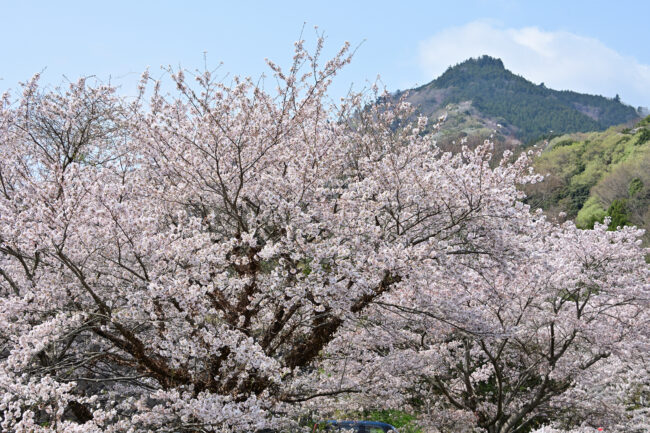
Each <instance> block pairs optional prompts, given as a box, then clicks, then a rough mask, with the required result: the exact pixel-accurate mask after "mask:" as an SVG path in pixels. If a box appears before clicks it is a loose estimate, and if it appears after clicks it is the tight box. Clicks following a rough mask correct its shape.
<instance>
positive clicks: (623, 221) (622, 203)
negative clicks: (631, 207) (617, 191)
mask: <svg viewBox="0 0 650 433" xmlns="http://www.w3.org/2000/svg"><path fill="white" fill-rule="evenodd" d="M628 213H629V212H628V209H627V200H625V199H620V198H617V199H616V200H614V201H613V202H612V204H611V205H609V209H607V215H608V216H609V217H610V218H611V222H610V223H609V227H608V228H609V230H616V228H617V227H623V226H626V225H629V224H630V218H629V216H628Z"/></svg>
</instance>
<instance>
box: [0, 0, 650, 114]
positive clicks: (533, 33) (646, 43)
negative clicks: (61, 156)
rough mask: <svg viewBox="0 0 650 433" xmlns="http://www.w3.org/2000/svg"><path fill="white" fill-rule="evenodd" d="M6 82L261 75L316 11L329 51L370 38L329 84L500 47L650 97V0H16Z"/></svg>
mask: <svg viewBox="0 0 650 433" xmlns="http://www.w3.org/2000/svg"><path fill="white" fill-rule="evenodd" d="M0 11H1V15H2V25H0V33H1V34H2V40H3V43H2V44H0V59H1V60H0V78H1V79H2V80H1V81H0V91H4V90H6V89H8V88H15V87H16V85H17V83H18V81H24V80H26V79H28V78H29V77H30V76H32V75H33V74H34V73H35V72H38V71H41V70H43V69H44V68H46V69H45V73H44V75H43V81H44V82H45V83H48V84H57V83H60V82H61V80H62V76H63V75H65V76H66V77H68V78H69V79H76V78H78V77H79V76H84V75H96V76H98V77H99V78H101V79H102V80H104V81H106V80H107V79H108V77H109V76H110V77H112V82H114V83H118V84H121V85H122V86H123V92H125V93H133V92H134V88H135V85H134V83H135V82H136V80H137V78H138V77H139V75H140V74H141V72H142V71H143V70H144V69H145V68H146V67H150V68H151V71H152V75H154V76H155V75H156V73H157V72H158V71H159V70H160V69H159V67H160V66H161V65H169V64H171V65H175V66H177V65H179V64H180V65H182V66H184V67H187V68H190V69H194V68H197V67H198V68H200V67H202V66H203V52H207V59H208V65H209V66H216V65H218V64H219V63H220V62H223V63H224V64H223V66H222V67H221V69H220V71H221V72H223V73H224V74H225V73H226V72H228V73H231V74H238V75H249V76H253V77H257V76H259V75H260V74H262V73H264V72H267V69H266V67H265V63H264V58H266V57H268V58H270V59H272V60H274V61H276V63H280V64H281V65H282V64H284V65H287V64H288V62H289V61H290V58H291V55H292V47H293V45H292V44H293V42H294V41H295V40H296V39H297V38H298V36H299V34H300V31H301V28H302V27H303V23H305V22H306V27H305V36H306V38H307V40H308V41H312V42H313V40H314V39H315V36H314V30H313V26H315V25H317V26H318V27H319V29H320V30H322V31H324V32H325V35H326V37H327V49H328V51H329V52H334V51H336V50H338V48H339V47H340V46H341V44H342V43H343V42H344V41H346V40H347V41H350V42H351V43H352V44H353V45H355V46H356V45H358V44H361V46H360V47H359V50H358V52H357V54H356V56H355V59H354V60H353V63H352V64H351V65H350V66H348V67H347V69H346V70H345V71H344V73H343V74H341V75H340V77H339V78H338V79H337V81H336V83H335V85H334V87H333V88H332V92H333V96H335V97H338V96H341V95H342V94H344V93H345V92H346V90H347V89H348V88H349V86H350V85H353V86H354V88H355V89H360V88H361V87H363V86H364V85H366V84H367V83H368V82H369V81H374V79H375V78H376V76H377V75H378V74H380V75H381V77H382V82H383V83H384V84H385V85H386V87H387V88H388V90H391V91H393V90H396V89H405V88H409V87H413V86H414V85H416V84H424V83H426V82H428V81H430V80H432V79H434V78H435V77H436V76H437V75H439V74H440V73H442V72H443V71H444V69H445V68H446V67H447V66H449V64H453V63H456V62H459V61H461V60H463V59H465V58H468V57H470V56H476V55H479V54H491V55H494V56H498V57H501V58H503V60H504V63H505V65H506V67H507V68H509V69H511V70H513V71H514V72H516V73H519V74H521V75H523V76H525V77H526V78H529V79H531V80H532V81H534V82H536V83H539V82H542V81H543V82H545V84H546V85H547V87H552V88H558V89H572V90H578V91H584V92H590V93H596V94H602V95H605V96H609V97H612V96H614V95H615V94H616V93H618V94H620V96H621V98H622V100H623V101H624V102H627V103H629V104H632V105H634V106H638V105H644V106H648V105H650V2H649V1H645V0H636V1H630V0H627V1H626V0H618V1H613V0H612V1H600V0H591V1H582V0H563V1H552V0H546V1H543V2H542V1H533V0H530V1H523V0H522V1H515V0H502V1H496V0H495V1H488V0H467V1H462V0H458V1H447V2H441V1H400V2H397V1H378V0H376V1H354V0H348V1H334V0H332V1H327V2H325V1H311V2H310V1H307V0H304V1H257V2H255V1H244V0H240V1H211V2H210V1H191V0H186V1H184V2H181V1H174V2H172V1H136V0H131V1H111V2H101V1H89V0H86V1H65V0H60V1H28V0H23V1H5V0H0Z"/></svg>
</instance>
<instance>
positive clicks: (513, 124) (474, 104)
mask: <svg viewBox="0 0 650 433" xmlns="http://www.w3.org/2000/svg"><path fill="white" fill-rule="evenodd" d="M407 92H408V96H407V100H408V101H409V102H411V103H413V104H414V105H415V106H416V107H417V108H418V110H419V111H420V112H421V113H422V114H426V115H429V116H433V115H439V114H440V112H441V111H442V110H445V109H446V108H447V106H449V105H450V104H451V105H452V106H454V107H456V108H459V107H461V108H462V110H461V111H459V113H458V114H459V115H467V116H472V117H474V118H478V119H480V121H481V123H482V124H483V125H488V126H489V125H498V127H499V128H500V130H499V132H500V133H501V134H502V135H504V136H506V137H510V138H515V139H517V140H519V141H521V142H523V143H530V142H533V141H535V140H538V139H540V138H543V137H547V136H549V135H557V134H565V133H572V132H586V131H601V130H605V129H606V128H608V127H610V126H613V125H618V124H622V123H627V122H630V121H633V120H636V119H638V118H639V117H640V116H639V114H638V113H637V111H636V110H635V109H634V108H633V107H631V106H628V105H625V104H623V103H622V102H621V101H620V99H619V98H618V95H617V96H616V97H614V98H606V97H603V96H596V95H588V94H582V93H577V92H573V91H568V90H563V91H558V90H553V89H549V88H547V87H545V86H544V84H543V83H542V84H539V85H537V84H534V83H532V82H530V81H528V80H526V79H525V78H523V77H521V76H519V75H515V74H513V73H512V72H510V71H509V70H507V69H506V68H505V66H504V64H503V62H502V61H501V59H497V58H493V57H490V56H482V57H479V58H471V59H469V60H466V61H464V62H462V63H460V64H457V65H455V66H452V67H449V68H448V69H447V70H446V71H445V72H444V73H443V74H442V75H441V76H440V77H438V78H437V79H435V80H433V81H431V82H430V83H428V84H425V85H423V86H420V87H417V88H415V89H411V90H408V91H407ZM402 93H404V92H398V93H397V95H401V94H402ZM459 123H462V122H459Z"/></svg>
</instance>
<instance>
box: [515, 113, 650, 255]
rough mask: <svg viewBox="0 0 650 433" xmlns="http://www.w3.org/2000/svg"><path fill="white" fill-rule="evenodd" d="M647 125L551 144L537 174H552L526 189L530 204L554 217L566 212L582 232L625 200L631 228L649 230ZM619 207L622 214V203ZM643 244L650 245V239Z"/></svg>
mask: <svg viewBox="0 0 650 433" xmlns="http://www.w3.org/2000/svg"><path fill="white" fill-rule="evenodd" d="M643 122H645V121H643ZM643 122H641V123H639V124H638V125H637V127H636V129H635V131H636V132H634V133H633V134H632V133H631V131H630V132H628V133H625V132H624V129H625V128H622V127H615V128H610V129H608V130H607V131H605V132H602V133H589V134H574V135H570V136H563V137H559V138H557V139H554V140H552V141H551V142H550V143H549V145H548V147H547V149H546V150H545V151H544V152H542V154H541V155H540V156H539V157H538V158H537V159H536V161H535V168H536V170H538V171H539V172H540V173H547V174H548V175H547V177H546V180H545V182H541V183H539V184H536V185H531V186H528V187H526V192H527V193H528V197H527V199H526V201H527V202H528V203H529V204H531V206H533V207H539V208H542V209H544V210H545V211H547V212H549V213H550V214H551V215H557V214H558V213H559V212H565V213H566V214H567V217H568V218H571V219H573V218H575V219H576V223H577V224H578V226H580V227H583V228H592V227H593V224H594V222H596V221H598V222H602V221H603V218H604V216H605V215H606V214H607V210H608V209H609V208H610V206H611V205H612V203H613V202H614V201H615V200H625V201H626V208H627V210H628V211H627V222H628V223H629V224H633V225H636V226H639V227H643V228H646V229H647V228H650V220H649V219H648V216H647V215H646V214H647V213H648V211H649V210H650V190H649V188H648V182H650V174H649V173H650V142H648V141H643V140H642V137H643V135H644V131H646V129H643V128H641V127H640V126H639V125H641V124H643ZM615 207H616V208H617V209H619V210H621V209H622V208H621V206H620V203H619V204H617V205H616V206H615ZM612 210H613V209H612ZM617 212H618V211H617ZM612 224H614V223H612ZM614 227H615V226H614ZM644 241H645V242H646V243H647V242H650V236H648V233H646V234H645V235H644Z"/></svg>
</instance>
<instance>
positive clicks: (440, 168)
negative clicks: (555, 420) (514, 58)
mask: <svg viewBox="0 0 650 433" xmlns="http://www.w3.org/2000/svg"><path fill="white" fill-rule="evenodd" d="M321 50H322V40H319V42H318V43H317V45H316V48H315V50H314V52H313V53H310V52H309V51H308V50H306V49H305V48H304V46H303V42H298V43H297V44H296V51H295V57H294V62H293V64H292V66H290V68H289V69H288V70H286V71H285V70H283V69H282V68H280V67H279V66H277V65H275V64H273V63H272V62H269V66H270V67H271V70H272V72H273V78H274V79H275V84H276V85H277V87H276V89H275V90H272V91H270V90H267V89H266V85H265V84H263V82H261V83H262V84H256V83H255V82H254V81H253V80H251V79H249V78H233V80H232V83H231V84H224V83H223V82H221V81H219V80H218V79H216V78H215V77H213V76H212V74H211V73H210V72H201V73H197V74H196V75H195V76H194V77H193V78H194V79H193V80H189V79H188V78H186V77H187V76H188V73H187V72H186V71H181V70H179V71H170V72H171V79H172V80H173V82H174V83H175V85H176V88H177V93H175V94H174V95H172V96H170V95H167V94H163V93H162V91H161V90H160V83H153V88H151V84H150V82H151V80H150V79H149V77H148V74H145V75H144V76H143V80H142V84H141V87H140V96H139V97H138V98H136V99H135V100H126V99H124V98H121V97H118V96H117V94H116V90H115V89H114V88H111V87H110V86H103V85H89V84H88V83H86V81H85V80H81V81H79V82H77V83H73V84H71V85H70V86H69V87H68V88H67V89H65V90H54V91H47V90H43V89H40V88H39V86H38V79H37V78H36V79H34V80H32V81H30V82H28V83H27V84H25V85H24V86H23V95H22V98H20V99H19V100H16V101H14V100H13V99H12V98H11V97H10V96H9V95H5V96H4V97H3V99H2V107H1V111H0V153H1V155H2V159H1V160H0V339H1V340H2V350H0V390H1V391H0V392H1V394H0V395H1V396H2V399H1V400H0V414H1V415H0V426H1V427H2V429H3V431H9V432H41V433H49V432H149V431H156V432H166V431H168V432H216V431H218V432H249V431H256V430H258V429H262V428H266V427H277V428H281V429H283V430H284V431H287V430H297V429H298V428H299V426H298V425H297V421H296V420H297V417H298V415H299V414H301V413H302V412H303V411H304V410H307V409H309V407H310V405H312V404H321V403H322V402H323V401H324V400H325V399H327V398H335V397H339V396H340V397H342V398H341V399H340V400H341V401H347V402H348V403H349V402H350V401H351V399H350V397H349V396H358V397H359V398H360V400H359V401H362V400H363V399H365V398H369V396H368V395H364V394H363V391H364V389H371V388H372V389H377V388H376V387H375V386H376V385H377V384H378V381H379V380H381V379H383V380H386V381H390V385H391V386H389V387H385V390H384V391H382V393H381V394H377V395H383V397H384V398H385V401H386V402H387V403H390V402H398V401H404V399H403V398H402V396H403V395H404V391H405V390H414V389H415V388H414V387H419V388H418V389H417V391H418V392H419V394H418V395H419V396H421V397H422V398H423V399H424V400H423V401H426V402H430V401H433V400H429V397H431V398H433V396H436V397H440V396H443V397H446V398H447V400H446V402H445V400H444V398H443V399H436V400H435V401H436V403H432V404H435V405H442V406H439V407H440V408H441V409H444V410H445V411H448V413H449V416H452V417H455V416H460V417H461V418H462V417H464V416H465V415H467V414H474V415H468V416H477V417H479V418H478V419H479V421H478V424H477V425H479V426H487V427H486V428H492V427H489V426H492V425H494V423H493V422H492V419H493V418H494V417H495V416H496V418H497V421H496V422H497V423H499V422H501V421H502V420H504V419H505V421H504V424H503V425H504V426H508V428H510V430H507V429H506V430H502V431H511V430H512V428H518V426H520V425H523V424H525V423H527V422H529V419H530V416H531V415H530V414H531V413H533V412H534V411H535V410H538V408H540V407H542V406H543V404H546V403H548V402H550V400H549V399H550V397H554V396H556V395H560V394H561V392H560V391H563V390H568V389H569V388H570V387H571V386H572V385H573V382H571V381H572V380H573V378H574V377H576V372H580V371H583V370H584V368H582V367H583V366H585V365H588V364H593V365H598V364H599V362H600V361H601V360H602V359H604V358H607V357H609V356H613V354H618V353H619V351H620V352H621V353H622V350H623V348H624V347H627V346H624V345H623V344H622V342H623V341H627V339H629V338H631V336H632V334H631V333H629V332H628V330H629V329H630V326H629V325H630V323H631V322H633V321H634V320H635V318H636V317H637V316H636V315H637V313H638V311H639V308H640V306H639V305H638V304H637V302H636V301H637V298H638V296H639V295H640V294H643V293H646V292H644V291H647V269H646V268H644V267H643V266H642V263H641V262H640V261H639V260H640V259H639V257H640V250H639V247H638V245H637V244H636V243H635V242H634V239H635V236H636V235H637V233H636V232H635V231H634V230H632V229H629V228H626V229H624V230H623V231H621V232H611V233H605V232H604V231H603V230H597V231H594V232H588V233H587V232H580V231H577V230H575V228H572V227H571V226H564V227H558V226H557V225H555V224H551V223H548V222H546V221H544V220H543V219H542V218H540V217H539V216H538V215H534V214H531V213H530V211H529V209H528V208H527V207H526V206H524V205H522V204H521V202H520V199H521V198H522V193H521V192H520V191H519V190H518V189H517V186H518V184H521V183H526V182H534V181H537V180H539V178H538V177H537V176H536V175H534V174H531V173H530V172H529V170H528V165H529V155H527V154H523V155H522V156H521V157H519V158H518V159H516V160H513V159H512V158H510V157H507V158H504V160H503V162H502V163H501V164H500V165H498V166H496V167H494V168H491V167H490V164H489V163H490V160H491V154H490V152H491V145H490V144H489V143H486V144H485V145H483V146H479V147H477V148H476V149H474V150H471V151H470V150H468V149H465V150H464V151H463V152H460V153H458V154H455V155H452V154H450V153H443V152H441V151H440V150H439V149H438V148H437V147H436V146H435V143H433V142H432V141H431V139H430V138H428V137H426V136H423V135H422V133H421V132H422V131H423V130H424V127H425V126H426V122H427V120H426V119H424V118H417V117H414V114H413V110H412V109H411V107H409V106H408V105H407V104H405V103H403V102H401V101H397V102H395V103H393V102H391V101H390V98H383V99H382V100H381V102H380V103H378V104H371V105H367V104H366V102H367V101H366V100H365V99H364V98H363V97H362V96H360V95H353V96H351V97H350V98H348V99H346V100H344V101H342V102H341V103H340V104H338V105H332V104H329V103H328V102H327V89H328V86H329V84H330V82H331V80H332V79H333V77H334V76H335V75H336V73H337V72H338V71H339V70H340V68H341V67H343V66H344V65H345V64H346V63H347V62H349V61H350V55H349V47H348V46H347V45H346V46H345V47H343V49H342V50H341V51H340V52H339V53H338V54H337V55H336V56H334V57H333V58H332V59H331V60H329V61H326V62H324V64H322V65H321V64H320V62H321V60H322V59H321V57H322V56H321ZM144 95H149V96H150V100H149V103H145V96H144ZM409 119H412V120H409ZM644 284H645V285H644ZM610 286H611V287H610ZM526 299H530V306H529V305H527V303H526ZM646 299H647V298H646ZM583 303H584V306H582V305H583ZM575 306H577V307H575ZM572 307H573V309H572ZM495 311H497V312H499V314H501V315H502V321H499V320H497V321H495V320H494V319H495V317H497V318H498V317H499V316H498V315H497V316H495ZM577 311H579V312H577ZM609 312H611V314H610V313H609ZM529 313H530V314H529ZM518 315H520V316H521V318H522V319H521V320H520V321H517V319H516V318H517V317H518ZM414 317H417V319H415V320H414ZM370 329H372V330H373V332H374V333H375V334H373V340H369V339H368V338H363V337H364V336H365V337H367V332H368V330H370ZM592 340H593V341H592ZM504 341H506V343H505V344H504ZM351 343H354V345H352V344H351ZM416 343H417V344H416ZM596 343H597V344H596ZM502 345H503V348H502V349H500V347H501V346H502ZM549 345H550V347H549ZM598 345H600V346H599V347H600V348H598V347H597V346H598ZM565 346H566V347H565ZM527 347H528V348H530V349H527V350H530V353H526V352H525V351H523V349H522V348H527ZM365 349H368V350H365ZM522 351H523V352H522ZM460 353H463V354H465V353H467V354H468V355H469V360H468V361H467V363H466V364H463V362H465V361H462V359H466V358H465V357H464V356H465V355H463V357H461V358H458V355H459V354H460ZM490 356H492V357H493V358H494V359H495V360H491V359H490ZM458 359H460V360H461V361H460V363H461V364H460V367H459V366H458ZM463 365H465V367H463ZM526 365H527V366H528V367H526V368H527V369H528V370H525V369H524V370H522V368H521V366H526ZM407 367H408V368H410V369H411V373H410V374H405V373H406V372H407V371H406V370H407ZM529 367H530V368H529ZM373 368H374V370H373ZM415 368H417V370H413V369H415ZM332 372H335V373H336V374H332ZM373 372H374V374H370V373H373ZM413 372H415V373H417V374H413ZM339 373H340V374H339ZM467 375H469V382H466V381H465V380H464V378H465V376H467ZM495 378H499V381H497V382H495V380H496V379H495ZM536 381H541V383H537V382H536ZM466 383H469V386H470V388H467V389H465V390H464V388H463V386H465V384H466ZM393 385H394V386H393ZM516 385H519V388H517V387H516ZM373 387H374V388H373ZM479 388H480V390H481V392H478V391H475V392H474V396H472V395H468V396H464V395H462V393H463V392H467V391H468V390H474V389H479ZM520 388H521V389H522V390H521V391H519V389H520ZM539 389H543V392H541V394H542V395H541V397H540V398H539V399H540V402H539V404H534V405H532V406H531V408H530V410H522V409H523V408H525V407H526V405H528V404H530V402H531V401H533V402H534V401H536V400H535V398H536V397H535V396H536V395H537V394H536V393H539ZM548 390H552V391H553V392H552V394H553V395H552V396H551V395H550V394H549V393H548V392H546V391H548ZM556 390H557V392H556ZM366 394H367V393H366ZM488 396H492V397H495V396H496V397H498V398H496V400H493V401H497V402H498V401H501V403H500V406H499V403H491V401H489V399H488V398H487V397H488ZM440 402H445V403H444V404H443V403H440ZM455 403H458V404H455ZM494 404H496V405H497V407H496V408H495V407H494ZM436 407H438V406H436ZM543 407H546V406H543ZM520 413H522V414H523V415H521V416H520V415H518V414H520ZM459 414H460V415H459ZM445 416H446V415H445ZM490 431H492V430H490Z"/></svg>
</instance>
